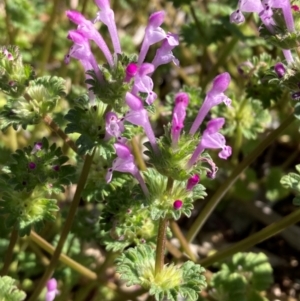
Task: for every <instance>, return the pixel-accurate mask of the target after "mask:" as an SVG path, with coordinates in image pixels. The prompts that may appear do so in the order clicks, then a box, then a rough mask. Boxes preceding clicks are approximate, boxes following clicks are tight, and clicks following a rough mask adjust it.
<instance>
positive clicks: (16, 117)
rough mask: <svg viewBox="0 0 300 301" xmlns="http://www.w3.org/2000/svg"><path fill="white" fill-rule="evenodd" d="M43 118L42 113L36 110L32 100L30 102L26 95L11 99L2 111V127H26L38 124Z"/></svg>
mask: <svg viewBox="0 0 300 301" xmlns="http://www.w3.org/2000/svg"><path fill="white" fill-rule="evenodd" d="M40 120H41V116H40V114H39V113H38V112H37V111H36V110H35V106H34V104H33V103H32V102H28V100H26V99H25V98H24V97H19V98H18V99H16V100H13V101H9V102H8V103H7V104H6V105H5V106H4V107H3V108H2V110H1V112H0V129H1V130H2V131H4V130H5V129H7V128H8V127H9V126H13V128H14V129H15V130H17V129H19V128H20V127H22V128H23V129H26V128H27V126H28V125H33V124H38V123H39V122H40Z"/></svg>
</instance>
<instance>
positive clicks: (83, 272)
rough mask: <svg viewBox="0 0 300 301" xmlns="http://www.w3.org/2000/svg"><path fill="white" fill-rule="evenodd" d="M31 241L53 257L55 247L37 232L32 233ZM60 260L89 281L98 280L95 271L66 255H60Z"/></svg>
mask: <svg viewBox="0 0 300 301" xmlns="http://www.w3.org/2000/svg"><path fill="white" fill-rule="evenodd" d="M29 237H30V239H31V240H32V241H33V242H35V243H36V244H37V245H38V246H39V247H40V248H42V249H43V250H45V251H46V252H47V253H49V254H51V255H53V254H54V252H55V249H54V247H53V246H52V245H51V244H49V243H48V242H47V241H46V240H44V239H43V238H42V237H40V236H39V235H38V234H37V233H36V232H34V231H31V233H30V236H29ZM59 260H60V261H61V262H63V263H64V264H66V265H67V266H69V267H70V268H72V269H73V270H75V271H77V272H78V273H79V274H81V275H83V276H85V277H86V278H88V279H91V280H95V279H97V274H96V273H94V272H93V271H91V270H89V269H87V268H86V267H85V266H83V265H81V264H79V263H78V262H76V261H75V260H73V259H72V258H70V257H69V256H67V255H65V254H60V255H59Z"/></svg>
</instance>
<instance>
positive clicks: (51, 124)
mask: <svg viewBox="0 0 300 301" xmlns="http://www.w3.org/2000/svg"><path fill="white" fill-rule="evenodd" d="M43 120H44V122H45V123H46V124H47V125H48V126H49V127H50V128H51V129H52V130H53V131H54V132H55V133H56V134H57V135H58V136H59V137H60V138H61V139H62V140H63V141H64V142H65V143H66V144H67V145H68V146H69V147H70V148H71V149H72V150H73V151H74V152H76V153H77V151H78V149H77V146H76V144H75V143H74V141H73V140H71V139H70V138H69V136H68V135H67V134H65V132H64V131H63V130H62V129H61V128H60V127H59V126H58V125H57V124H56V123H55V122H54V121H53V119H52V118H51V117H50V116H49V115H46V116H44V117H43Z"/></svg>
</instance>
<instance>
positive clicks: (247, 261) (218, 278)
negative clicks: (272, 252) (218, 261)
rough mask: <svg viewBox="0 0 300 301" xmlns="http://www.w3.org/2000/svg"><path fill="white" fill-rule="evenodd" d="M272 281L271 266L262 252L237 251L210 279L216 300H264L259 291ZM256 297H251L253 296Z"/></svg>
mask: <svg viewBox="0 0 300 301" xmlns="http://www.w3.org/2000/svg"><path fill="white" fill-rule="evenodd" d="M272 282H273V277H272V267H271V265H270V263H269V262H268V258H267V256H266V255H265V254H263V253H258V254H256V253H237V254H235V255H234V256H233V258H232V260H231V261H230V262H229V263H224V264H222V266H221V270H220V271H219V272H217V273H215V274H214V275H213V277H212V279H211V283H210V284H211V286H212V287H213V290H212V292H211V295H212V296H213V297H214V298H215V299H217V300H224V301H231V300H241V301H243V300H245V301H249V300H264V299H263V298H262V297H261V296H260V294H259V292H260V291H263V290H266V289H267V288H268V287H269V286H270V284H271V283H272ZM255 296H256V297H257V299H253V298H254V297H255Z"/></svg>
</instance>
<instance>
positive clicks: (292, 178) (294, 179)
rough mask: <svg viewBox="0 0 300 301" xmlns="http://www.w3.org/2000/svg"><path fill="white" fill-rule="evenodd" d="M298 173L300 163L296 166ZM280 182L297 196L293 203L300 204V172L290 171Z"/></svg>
mask: <svg viewBox="0 0 300 301" xmlns="http://www.w3.org/2000/svg"><path fill="white" fill-rule="evenodd" d="M295 168H296V170H297V172H298V173H300V164H298V165H296V166H295ZM280 184H281V185H282V186H283V187H285V188H287V189H290V190H291V191H292V192H293V193H294V194H296V197H295V198H294V199H293V203H294V205H296V206H299V205H300V174H296V173H294V172H290V173H289V174H287V175H285V176H283V177H282V178H281V180H280Z"/></svg>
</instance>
